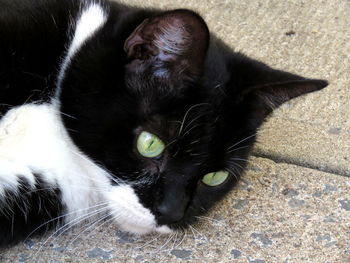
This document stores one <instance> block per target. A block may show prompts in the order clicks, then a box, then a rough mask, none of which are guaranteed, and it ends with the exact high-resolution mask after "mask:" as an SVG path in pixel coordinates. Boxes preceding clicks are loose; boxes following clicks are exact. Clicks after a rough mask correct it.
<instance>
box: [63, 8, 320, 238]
mask: <svg viewBox="0 0 350 263" xmlns="http://www.w3.org/2000/svg"><path fill="white" fill-rule="evenodd" d="M134 17H136V18H132V19H131V18H125V19H124V22H123V23H124V24H123V25H120V23H121V22H120V20H116V19H115V18H114V17H109V18H108V21H107V22H106V24H105V25H104V27H102V28H101V29H100V30H99V31H98V32H97V33H96V35H95V36H94V37H92V38H91V39H90V40H89V41H88V42H86V43H85V45H84V47H82V48H81V50H80V51H79V52H78V53H77V55H76V56H75V57H74V59H72V62H71V65H70V67H69V69H68V70H67V72H66V74H65V79H64V81H63V82H62V83H63V84H62V86H63V88H62V94H61V110H62V112H63V113H65V114H67V115H63V116H62V117H63V119H64V123H65V125H66V127H67V128H68V130H69V131H70V135H71V137H72V139H73V141H74V142H75V143H76V144H77V146H78V147H79V148H80V149H81V150H82V151H83V152H84V153H85V154H86V155H87V156H89V157H90V158H92V159H93V160H94V161H95V162H96V163H98V164H99V165H101V166H102V167H104V168H105V169H106V170H107V171H108V172H109V174H110V182H111V187H110V191H107V192H106V193H105V198H107V200H108V202H110V209H111V214H112V215H113V216H115V218H116V222H117V223H118V224H119V225H120V226H121V227H122V228H123V229H125V230H128V231H131V232H134V233H147V232H150V231H155V230H156V231H159V232H167V231H169V229H174V228H179V227H184V226H186V225H187V224H189V223H191V222H193V221H194V220H195V219H196V216H198V215H200V214H202V213H205V212H206V211H207V210H208V209H209V208H210V207H212V206H213V205H214V204H215V203H216V202H217V201H219V200H220V199H221V198H222V197H223V196H224V195H225V194H226V193H227V192H228V191H229V190H230V189H232V187H233V185H234V183H235V182H236V181H237V179H238V178H239V176H240V175H241V173H242V171H243V170H244V168H245V166H246V163H247V161H246V159H247V157H248V154H249V152H250V150H251V148H252V146H253V143H254V141H255V135H256V132H257V129H258V127H259V126H260V125H261V124H262V122H263V121H264V119H265V118H266V117H267V116H268V115H269V114H270V113H271V112H272V110H273V109H274V108H277V107H278V106H279V105H280V104H282V103H283V102H285V101H288V100H290V99H292V98H294V97H297V96H300V95H303V94H305V93H308V92H312V91H316V90H319V89H321V88H323V87H325V86H326V84H327V83H326V82H324V81H318V80H310V79H305V78H302V77H299V76H297V75H293V74H290V73H285V72H282V71H277V70H273V69H271V68H269V67H267V66H266V65H264V64H262V63H259V62H256V61H253V60H251V59H248V58H246V57H245V56H243V55H240V54H236V53H233V52H232V51H231V50H230V49H229V48H227V47H226V46H225V45H224V44H222V43H221V42H220V41H219V40H215V39H214V40H212V41H211V42H210V40H209V33H208V29H207V26H206V24H205V22H204V21H203V19H202V18H201V17H200V16H199V15H197V14H196V13H193V12H192V11H188V10H175V11H168V12H161V13H156V14H152V15H147V16H146V13H142V12H141V13H137V14H135V15H134ZM117 29H118V30H117ZM209 42H210V44H209ZM68 116H73V117H74V118H71V117H68Z"/></svg>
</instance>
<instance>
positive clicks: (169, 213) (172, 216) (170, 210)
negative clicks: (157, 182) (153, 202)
mask: <svg viewBox="0 0 350 263" xmlns="http://www.w3.org/2000/svg"><path fill="white" fill-rule="evenodd" d="M157 212H158V217H157V221H158V223H159V224H160V225H168V224H173V223H176V222H179V221H180V220H181V219H182V218H183V217H184V214H185V207H184V206H181V205H180V206H177V207H175V206H174V205H173V204H172V203H169V202H163V203H161V204H160V205H158V207H157Z"/></svg>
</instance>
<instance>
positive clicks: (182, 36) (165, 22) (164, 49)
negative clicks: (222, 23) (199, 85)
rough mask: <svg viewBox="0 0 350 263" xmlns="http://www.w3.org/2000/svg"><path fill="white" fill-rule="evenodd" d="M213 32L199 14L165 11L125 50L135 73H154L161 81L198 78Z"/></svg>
mask: <svg viewBox="0 0 350 263" xmlns="http://www.w3.org/2000/svg"><path fill="white" fill-rule="evenodd" d="M208 43H209V31H208V28H207V25H206V23H205V22H204V20H203V19H202V18H201V17H200V16H199V15H198V14H196V13H194V12H192V11H190V10H185V9H179V10H173V11H168V12H164V13H162V14H160V15H158V16H155V17H152V18H148V19H146V20H144V21H143V22H142V23H141V24H140V25H139V26H138V27H137V28H136V29H135V30H134V31H133V32H132V34H131V35H130V36H129V37H128V38H127V39H126V41H125V44H124V50H125V52H126V54H127V58H128V60H129V63H128V65H127V69H129V70H131V71H133V72H142V71H145V70H151V73H152V74H153V75H154V76H155V77H158V78H173V79H183V78H185V79H194V78H196V76H198V75H199V74H200V72H201V70H202V66H203V62H204V59H205V55H206V51H207V48H208Z"/></svg>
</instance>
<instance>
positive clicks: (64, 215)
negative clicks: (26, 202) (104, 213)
mask: <svg viewBox="0 0 350 263" xmlns="http://www.w3.org/2000/svg"><path fill="white" fill-rule="evenodd" d="M107 204H108V202H105V203H102V204H98V205H94V206H90V207H88V208H83V209H78V210H75V211H73V212H70V213H66V214H63V215H60V216H57V217H55V218H52V219H50V220H49V221H47V222H45V223H43V224H41V225H40V226H38V227H37V228H35V229H34V230H33V231H32V232H30V234H29V235H28V236H27V237H26V238H25V239H24V242H25V241H27V239H28V238H30V236H31V235H33V234H34V233H35V232H36V231H37V230H38V229H40V228H41V227H43V226H44V225H46V224H49V223H51V222H53V221H55V220H58V219H60V218H63V217H66V216H68V215H72V214H75V213H77V212H82V211H86V210H89V209H92V208H96V207H100V206H105V205H107Z"/></svg>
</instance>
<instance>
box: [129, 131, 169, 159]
mask: <svg viewBox="0 0 350 263" xmlns="http://www.w3.org/2000/svg"><path fill="white" fill-rule="evenodd" d="M136 144H137V145H136V147H137V150H138V151H139V153H140V154H141V155H142V156H144V157H147V158H155V157H158V156H160V155H161V154H162V153H163V151H164V149H165V145H164V143H163V142H162V140H161V139H159V138H158V137H157V136H156V135H154V134H152V133H149V132H146V131H143V132H141V133H140V135H139V137H138V138H137V143H136Z"/></svg>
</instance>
